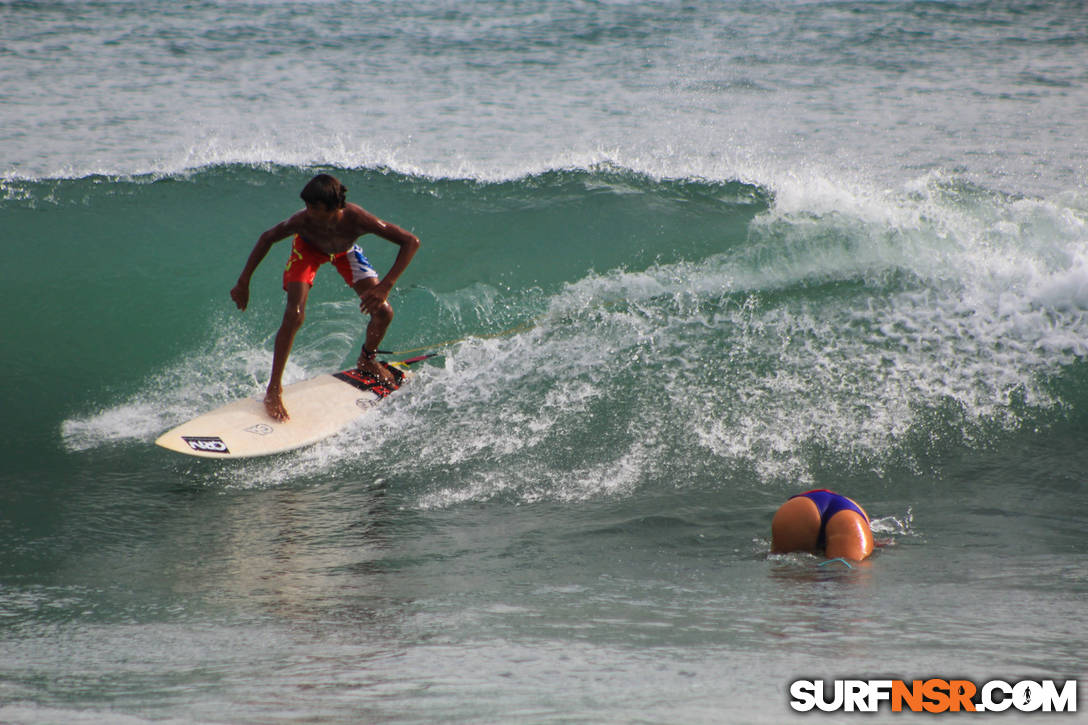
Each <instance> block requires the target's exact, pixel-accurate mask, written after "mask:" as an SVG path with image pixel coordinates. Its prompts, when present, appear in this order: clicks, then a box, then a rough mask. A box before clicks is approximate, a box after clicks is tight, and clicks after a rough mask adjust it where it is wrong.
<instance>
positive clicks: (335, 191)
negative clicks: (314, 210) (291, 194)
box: [299, 174, 348, 209]
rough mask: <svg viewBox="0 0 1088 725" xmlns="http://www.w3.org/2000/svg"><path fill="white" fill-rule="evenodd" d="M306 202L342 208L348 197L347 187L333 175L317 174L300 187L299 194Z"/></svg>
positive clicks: (329, 207)
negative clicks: (300, 191)
mask: <svg viewBox="0 0 1088 725" xmlns="http://www.w3.org/2000/svg"><path fill="white" fill-rule="evenodd" d="M299 196H301V197H302V200H303V201H304V202H306V203H307V204H324V205H325V208H326V209H343V208H344V205H345V204H346V203H347V199H348V187H346V186H344V185H343V184H341V183H340V180H339V179H337V178H336V177H335V176H330V175H328V174H318V175H317V176H315V177H314V178H312V179H310V180H309V182H307V183H306V186H304V187H302V193H301V194H299Z"/></svg>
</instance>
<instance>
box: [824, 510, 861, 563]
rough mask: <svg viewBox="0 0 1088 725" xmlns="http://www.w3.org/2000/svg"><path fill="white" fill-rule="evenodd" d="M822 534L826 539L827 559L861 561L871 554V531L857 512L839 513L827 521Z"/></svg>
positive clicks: (825, 550) (825, 552)
mask: <svg viewBox="0 0 1088 725" xmlns="http://www.w3.org/2000/svg"><path fill="white" fill-rule="evenodd" d="M824 533H825V536H826V538H827V546H826V548H825V549H824V554H825V555H826V556H827V558H828V559H837V558H840V557H841V558H843V559H851V560H853V561H861V560H862V559H864V558H866V557H867V556H869V554H872V553H873V531H872V529H871V528H869V522H868V521H866V520H865V517H863V516H862V515H861V514H859V513H858V512H857V511H850V510H849V509H847V510H845V511H839V512H838V513H837V514H835V515H834V516H832V517H831V518H830V519H829V520H828V522H827V530H826V531H825V532H824Z"/></svg>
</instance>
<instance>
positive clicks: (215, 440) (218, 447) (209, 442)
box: [181, 436, 230, 453]
mask: <svg viewBox="0 0 1088 725" xmlns="http://www.w3.org/2000/svg"><path fill="white" fill-rule="evenodd" d="M181 439H182V440H183V441H185V442H186V443H188V444H189V447H190V448H192V449H193V450H194V451H198V452H200V453H230V449H228V448H227V444H226V443H224V442H223V439H222V438H220V437H219V436H182V437H181Z"/></svg>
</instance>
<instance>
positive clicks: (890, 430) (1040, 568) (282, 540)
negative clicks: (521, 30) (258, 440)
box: [0, 165, 1088, 722]
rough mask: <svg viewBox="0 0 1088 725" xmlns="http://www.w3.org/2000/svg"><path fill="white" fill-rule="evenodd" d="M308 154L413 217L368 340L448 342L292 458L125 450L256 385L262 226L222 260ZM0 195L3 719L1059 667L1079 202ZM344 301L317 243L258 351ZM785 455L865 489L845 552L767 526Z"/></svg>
mask: <svg viewBox="0 0 1088 725" xmlns="http://www.w3.org/2000/svg"><path fill="white" fill-rule="evenodd" d="M318 170H327V171H332V172H333V173H336V174H337V175H338V176H340V178H342V180H343V181H344V183H345V184H346V185H347V186H348V187H349V199H350V200H353V201H355V202H357V203H360V204H362V205H363V206H364V207H366V208H367V209H369V210H371V211H373V212H374V213H376V214H377V215H379V216H380V217H382V218H384V219H387V220H389V221H392V222H395V223H397V224H399V225H401V226H404V227H406V228H408V229H410V230H412V231H413V232H414V233H415V234H417V235H418V236H419V237H420V238H421V239H422V240H423V247H422V250H421V252H420V253H419V254H418V255H417V257H416V260H415V261H414V262H413V263H412V265H411V267H410V268H409V270H408V272H407V273H406V274H405V275H404V276H403V277H402V278H401V281H400V283H399V284H398V287H397V289H396V291H395V294H394V296H393V297H392V298H391V302H392V303H393V305H394V307H395V309H396V315H397V316H396V319H395V321H394V323H393V327H392V328H391V331H390V334H389V336H388V337H387V339H386V343H385V345H386V347H388V348H390V349H392V350H396V351H409V350H415V349H417V348H425V349H428V350H432V351H435V352H439V353H441V354H440V356H439V357H436V358H434V359H432V360H430V361H427V362H426V363H424V364H423V366H422V367H421V368H420V371H419V375H418V377H417V379H416V380H414V381H413V382H412V384H411V385H410V386H408V387H406V388H405V389H404V390H402V391H401V392H400V393H398V395H397V396H394V398H391V399H389V400H388V401H386V403H383V406H382V407H381V408H379V409H378V410H377V411H376V413H375V414H374V415H371V416H368V417H367V418H364V419H362V420H361V421H360V422H359V423H358V424H356V425H354V426H352V427H351V428H349V429H348V430H346V431H345V432H344V433H343V434H340V435H337V436H335V437H334V438H332V439H330V440H329V441H327V442H324V443H321V444H318V445H317V446H314V447H312V448H309V449H306V450H303V451H299V452H297V453H293V454H289V455H284V456H277V457H273V458H268V459H258V460H253V461H245V462H238V463H229V462H208V461H203V460H200V461H197V460H192V459H188V458H184V457H180V456H176V455H174V454H171V453H168V452H166V451H162V450H160V449H157V448H155V446H154V445H153V440H154V438H155V437H156V436H157V435H158V434H159V433H161V432H162V431H163V430H165V429H166V428H168V427H171V426H172V425H175V424H177V423H179V422H181V421H182V420H185V419H187V418H188V417H191V416H193V415H196V414H198V413H199V412H202V411H204V410H207V409H209V408H211V407H214V406H216V405H219V404H222V403H225V402H228V401H229V400H232V399H234V398H237V397H240V396H244V395H258V394H260V393H261V391H262V390H263V386H264V384H265V382H266V380H267V378H266V376H267V371H268V367H269V364H270V358H271V338H272V335H273V334H274V332H275V329H276V327H277V325H278V322H279V317H280V315H281V314H282V300H283V295H282V291H281V290H280V286H279V274H280V271H281V270H282V263H283V260H284V259H285V258H286V253H287V248H286V247H284V246H283V245H279V247H278V248H276V249H274V250H273V252H272V253H271V254H270V255H269V257H268V259H267V260H266V261H265V262H264V264H263V265H262V267H261V268H260V270H259V271H258V274H257V275H256V276H255V278H254V280H253V284H252V292H253V298H252V301H251V304H250V308H249V310H247V311H246V312H245V313H239V312H238V311H236V310H235V309H234V307H233V304H232V303H231V301H230V299H229V296H228V291H229V289H230V287H231V286H232V285H233V283H234V280H235V278H236V276H237V274H238V272H239V271H240V269H241V266H242V264H243V263H244V261H245V257H246V255H247V254H248V252H249V250H250V248H251V247H252V244H253V241H254V240H255V238H256V236H257V235H258V234H259V233H260V231H262V230H263V229H265V228H267V227H269V226H271V225H272V224H274V223H275V222H277V221H279V220H280V219H282V218H284V217H286V216H287V215H289V214H290V213H292V212H293V211H294V210H295V209H297V208H298V207H299V204H300V202H299V201H298V198H297V194H298V190H299V189H300V188H301V186H302V185H303V184H304V183H305V181H306V180H307V179H308V178H309V177H310V176H311V175H312V174H313V173H314V172H315V171H318ZM0 190H2V199H3V201H2V205H0V215H2V219H3V229H4V245H5V246H4V248H5V250H6V252H7V254H8V263H7V264H5V265H4V266H3V272H2V274H3V283H4V287H5V290H6V291H5V302H6V304H5V307H6V309H7V310H8V315H7V318H6V321H5V326H4V335H3V340H4V342H3V345H4V353H3V356H4V360H5V361H6V362H7V366H6V371H7V374H6V375H5V376H4V379H3V386H4V392H3V400H4V409H5V412H6V415H5V417H4V422H3V428H2V435H3V440H4V448H3V451H4V453H3V459H4V462H5V465H4V471H3V473H2V474H0V481H2V487H0V490H2V492H3V493H2V496H3V502H2V510H3V515H2V517H0V549H2V551H3V552H4V558H3V563H2V570H0V617H2V620H0V626H2V644H3V646H2V647H0V652H2V654H0V702H2V703H5V704H0V719H4V720H8V721H12V722H65V721H73V720H76V719H80V718H81V719H82V720H83V721H90V722H98V721H102V722H117V721H122V722H127V721H133V722H144V721H160V720H165V721H171V722H173V721H177V722H300V721H306V720H313V719H317V720H321V721H344V722H347V721H371V722H374V721H381V722H386V721H397V722H399V721H409V722H425V721H434V720H436V719H440V720H443V719H444V720H450V721H461V722H509V721H529V722H538V721H555V722H559V721H567V720H573V721H594V722H630V721H648V722H719V721H722V718H723V713H731V714H732V715H730V716H728V717H725V721H729V722H779V721H781V719H782V718H783V717H788V710H787V705H786V695H785V692H786V687H787V685H788V682H789V681H791V680H792V679H795V678H797V677H803V676H804V677H812V676H826V677H829V678H830V677H833V676H850V675H852V674H853V675H865V676H884V675H888V676H897V677H903V678H905V679H911V678H914V677H921V676H931V675H941V674H947V675H949V676H951V675H956V676H961V675H963V676H969V677H971V678H973V679H980V680H981V679H985V678H987V677H991V676H993V677H1003V678H1014V677H1016V676H1020V677H1029V676H1034V677H1037V678H1053V679H1062V678H1075V677H1080V676H1082V675H1083V664H1084V661H1083V652H1084V644H1085V642H1084V634H1083V632H1084V631H1085V628H1084V623H1085V616H1084V608H1083V598H1084V595H1085V586H1086V582H1088V578H1086V576H1085V571H1086V570H1088V569H1086V566H1085V565H1086V561H1088V560H1086V555H1088V551H1086V548H1085V539H1084V536H1083V527H1084V525H1085V519H1084V515H1083V513H1082V510H1081V508H1082V507H1080V506H1079V501H1080V499H1081V497H1082V494H1083V486H1084V483H1083V481H1084V475H1083V471H1084V470H1085V463H1086V456H1088V453H1086V452H1085V448H1084V446H1083V445H1082V444H1081V442H1082V441H1083V438H1084V436H1085V434H1086V432H1088V413H1086V411H1088V371H1086V368H1085V366H1084V363H1083V353H1084V343H1083V340H1084V339H1085V334H1084V333H1086V332H1088V318H1086V317H1085V315H1084V313H1083V309H1084V308H1083V306H1082V305H1081V302H1082V297H1083V294H1084V292H1083V290H1084V289H1085V280H1088V273H1086V272H1085V267H1084V265H1083V262H1081V261H1080V260H1081V259H1082V257H1081V256H1080V255H1079V253H1077V252H1076V251H1075V250H1076V249H1078V248H1079V247H1078V246H1077V245H1079V244H1081V243H1082V235H1083V228H1084V224H1085V219H1086V211H1085V209H1084V207H1083V205H1082V204H1081V203H1080V202H1079V201H1078V200H1077V198H1076V197H1066V198H1064V199H1061V200H1044V199H1039V198H1030V197H1017V196H1012V195H1007V194H1004V193H1001V192H997V191H994V190H991V189H986V188H983V187H980V186H977V185H972V184H970V183H968V182H966V181H964V180H962V179H958V178H956V177H954V176H950V175H949V176H946V175H933V176H931V177H929V178H928V179H927V180H926V181H925V182H924V183H919V184H917V185H915V186H914V187H912V188H910V189H908V190H906V191H903V192H899V193H891V192H888V193H885V194H875V193H872V192H871V191H863V190H851V189H847V188H842V189H838V190H836V192H835V196H834V198H832V199H829V198H828V197H827V196H826V194H824V193H823V192H819V191H818V192H811V191H804V190H798V189H791V188H789V187H783V188H779V189H776V190H773V191H772V190H771V189H770V188H767V187H764V186H760V185H758V184H754V183H746V182H742V181H715V180H708V179H701V178H679V179H677V178H658V177H654V176H650V175H647V174H645V173H641V172H635V171H632V170H630V169H626V168H623V167H619V166H613V165H600V166H593V167H584V168H577V167H575V168H569V169H557V170H553V171H547V172H541V173H538V174H531V175H525V176H518V177H514V178H510V179H507V180H494V181H482V180H479V179H457V178H432V177H427V176H419V175H411V174H406V173H403V172H394V171H392V170H389V169H384V168H324V167H322V168H320V169H319V168H317V167H303V168H297V167H290V166H276V165H262V166H252V165H225V166H211V167H202V168H197V169H194V170H191V171H188V172H183V173H181V172H179V173H171V174H165V175H144V176H136V177H100V176H92V177H85V178H75V179H58V180H8V181H5V182H3V186H2V188H0ZM363 241H364V248H365V249H366V251H367V253H368V255H369V256H370V258H371V261H372V262H374V263H375V265H376V267H377V268H378V269H379V271H384V269H386V268H387V267H388V265H389V264H390V263H391V261H392V257H393V253H394V251H395V247H393V246H392V245H388V244H385V243H384V242H383V241H382V240H379V239H374V238H370V239H364V240H363ZM353 299H354V296H353V295H352V294H351V292H350V291H349V290H348V289H347V288H346V287H344V285H343V283H342V281H341V280H340V279H339V278H338V277H337V276H336V275H335V274H334V273H332V272H331V271H329V270H323V271H322V272H321V273H320V275H319V277H318V280H317V284H316V285H315V287H314V290H313V294H312V295H311V302H310V308H309V314H308V318H307V321H306V324H305V326H304V328H303V330H302V332H301V333H300V335H299V337H298V339H297V341H296V346H295V351H294V353H293V356H292V361H291V365H290V367H289V368H288V371H287V378H288V380H295V379H302V378H305V377H307V376H309V375H313V374H317V373H319V372H325V371H328V370H331V369H333V368H338V367H340V366H342V365H345V364H348V363H350V361H351V360H353V359H354V356H355V355H356V354H357V348H358V345H359V344H360V341H361V336H362V329H363V324H364V322H365V320H364V319H363V318H361V317H360V316H359V314H358V311H357V304H356V303H355V302H354V301H353ZM406 354H407V353H406ZM812 487H828V488H832V489H836V490H841V491H843V492H847V493H849V495H851V496H852V497H853V498H855V499H857V500H859V501H860V502H862V504H863V505H864V506H865V507H866V508H867V510H868V511H869V513H870V515H871V516H872V518H873V520H874V528H875V531H876V534H877V537H878V539H880V541H881V543H882V547H881V550H880V551H878V553H877V554H876V555H875V557H874V559H873V561H872V563H871V565H868V566H865V567H861V568H859V569H855V570H846V569H843V568H835V567H832V568H825V567H820V566H818V562H817V560H816V559H815V558H813V557H807V556H788V557H774V556H770V555H769V554H768V548H769V547H768V534H769V522H770V516H771V514H772V513H773V511H774V509H775V507H776V506H777V505H778V504H779V503H780V502H781V501H782V500H784V499H785V498H786V497H787V496H789V495H791V494H793V493H796V492H797V491H799V490H804V489H805V488H812ZM884 717H886V718H890V717H891V716H890V715H889V714H888V713H885V714H884ZM882 721H883V720H882ZM889 721H890V719H889ZM896 721H898V718H897V719H896Z"/></svg>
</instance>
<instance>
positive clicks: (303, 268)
mask: <svg viewBox="0 0 1088 725" xmlns="http://www.w3.org/2000/svg"><path fill="white" fill-rule="evenodd" d="M325 262H332V266H334V267H336V271H337V272H339V273H340V276H341V277H343V278H344V281H345V282H347V283H348V286H349V287H353V286H354V285H355V283H356V282H358V281H359V280H361V279H366V278H368V277H375V278H376V277H377V276H378V273H377V271H376V270H375V269H374V268H373V267H372V266H370V261H369V260H368V259H367V258H366V255H365V254H363V250H362V249H360V248H359V245H358V244H355V245H352V247H351V249H349V250H348V251H346V252H343V253H341V254H325V253H324V252H319V251H318V250H316V249H314V248H313V247H311V246H310V245H309V244H307V243H306V241H305V240H304V239H303V238H302V237H301V236H299V235H297V234H296V235H295V241H294V243H293V244H292V245H291V254H290V256H288V257H287V267H286V268H285V269H284V270H283V288H284V289H287V283H288V282H305V283H306V284H308V285H313V283H314V277H316V276H317V268H318V267H320V266H321V265H323V264H325Z"/></svg>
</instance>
